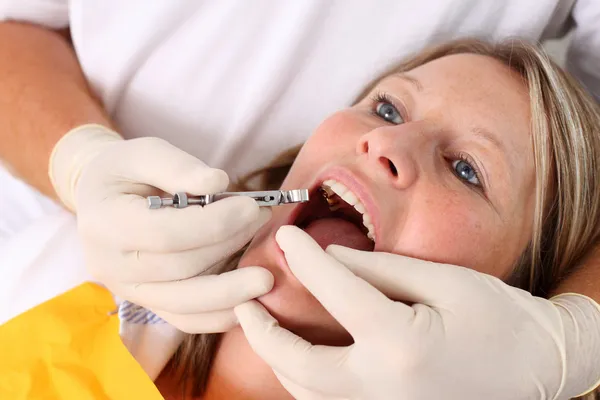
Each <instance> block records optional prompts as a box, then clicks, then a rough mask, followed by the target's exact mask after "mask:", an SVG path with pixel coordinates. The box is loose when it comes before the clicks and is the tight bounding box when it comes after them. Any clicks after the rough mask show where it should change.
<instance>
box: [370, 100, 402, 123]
mask: <svg viewBox="0 0 600 400" xmlns="http://www.w3.org/2000/svg"><path fill="white" fill-rule="evenodd" d="M375 112H376V113H377V115H378V116H380V117H381V118H383V119H384V120H385V121H387V122H390V123H392V124H396V125H398V124H401V123H403V122H404V120H403V119H402V116H401V115H400V113H399V112H398V110H397V109H396V107H394V106H393V105H392V104H390V103H387V102H380V103H377V106H376V107H375Z"/></svg>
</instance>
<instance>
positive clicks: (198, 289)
mask: <svg viewBox="0 0 600 400" xmlns="http://www.w3.org/2000/svg"><path fill="white" fill-rule="evenodd" d="M273 279H274V278H273V275H272V274H271V273H270V272H269V271H268V270H266V269H264V268H262V267H247V268H240V269H236V270H233V271H230V272H225V273H222V274H220V275H199V276H195V277H193V278H189V279H184V280H181V281H172V282H151V283H141V284H119V285H120V286H121V287H119V288H118V289H119V290H118V291H117V293H122V295H121V296H122V297H124V298H126V299H127V300H129V301H130V302H132V303H135V304H144V307H146V308H148V309H151V310H153V309H160V310H163V311H166V312H170V313H173V314H199V313H203V312H210V311H218V310H226V309H229V308H233V307H235V306H237V305H238V304H242V303H244V302H246V301H248V300H250V299H254V298H256V297H258V296H262V295H264V294H266V293H268V292H269V291H270V290H271V289H272V288H273ZM142 301H143V303H142Z"/></svg>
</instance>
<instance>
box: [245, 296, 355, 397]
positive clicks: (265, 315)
mask: <svg viewBox="0 0 600 400" xmlns="http://www.w3.org/2000/svg"><path fill="white" fill-rule="evenodd" d="M234 312H235V314H236V316H237V318H238V321H239V322H240V325H241V326H242V329H243V330H244V334H245V335H246V338H247V339H248V342H249V343H250V346H251V347H252V349H253V350H254V351H255V352H256V353H257V354H258V355H259V356H260V357H261V358H262V359H263V360H264V361H265V362H266V363H267V364H269V366H270V367H271V368H273V369H274V370H275V371H277V372H278V373H279V374H281V375H283V376H284V377H286V378H287V379H289V380H291V381H293V382H294V383H296V384H298V385H300V386H302V387H304V388H306V389H309V390H315V391H318V392H322V393H324V394H329V393H335V394H338V395H340V394H342V395H343V396H346V395H347V394H351V393H356V390H355V389H356V388H354V386H353V385H352V384H349V382H355V380H354V379H353V377H352V375H351V372H350V371H349V370H348V368H347V366H346V360H347V359H348V357H349V356H350V353H351V352H352V346H350V347H329V346H316V345H312V344H310V343H309V342H307V341H306V340H304V339H302V338H301V337H299V336H297V335H295V334H293V333H292V332H290V331H288V330H287V329H284V328H282V327H280V326H279V324H278V323H277V320H276V319H275V318H273V317H272V316H271V314H269V312H268V311H267V310H266V309H265V308H264V307H263V306H262V305H261V304H259V303H258V302H257V301H254V300H253V301H249V302H247V303H244V304H241V305H239V306H237V307H235V308H234Z"/></svg>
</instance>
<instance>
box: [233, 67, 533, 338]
mask: <svg viewBox="0 0 600 400" xmlns="http://www.w3.org/2000/svg"><path fill="white" fill-rule="evenodd" d="M409 74H410V75H411V76H412V77H414V78H416V79H418V80H419V81H420V82H421V83H422V85H423V90H422V91H417V90H416V89H415V88H414V87H413V86H412V85H411V84H409V83H407V82H406V81H405V80H402V79H399V78H386V79H384V80H383V81H382V82H381V83H380V84H379V85H378V87H377V88H375V89H374V92H386V93H388V94H389V95H390V96H391V97H392V98H395V99H398V101H399V102H401V103H402V104H403V105H404V107H405V108H406V110H407V111H408V113H409V114H410V118H409V119H407V120H406V121H405V122H404V123H400V124H398V125H394V124H390V123H388V122H386V121H385V120H383V119H382V118H381V117H379V116H376V115H373V114H372V111H373V110H374V109H375V108H376V103H375V102H374V101H373V99H372V95H368V96H366V98H365V99H363V100H362V101H361V102H359V103H358V104H356V105H355V106H353V107H351V108H348V109H345V110H341V111H339V112H337V113H335V114H333V115H332V116H330V117H329V118H327V119H326V120H325V121H324V122H323V123H322V124H321V125H320V126H319V127H318V128H317V130H316V131H315V132H314V134H313V135H312V136H311V137H310V139H309V140H308V141H307V143H306V144H305V146H304V147H303V149H302V151H301V153H300V155H299V156H298V158H297V160H296V163H295V164H294V166H293V168H292V170H291V171H290V173H289V175H288V177H287V178H286V180H285V182H284V184H283V187H284V188H289V189H292V188H303V187H308V186H310V185H311V184H312V183H313V182H314V181H315V179H316V178H317V176H318V175H319V173H321V172H322V171H324V170H325V169H327V168H329V167H331V166H343V167H345V168H347V169H348V170H350V171H352V172H353V173H355V174H356V175H357V176H358V177H359V178H360V179H361V181H362V182H363V183H365V185H366V186H367V189H368V191H369V192H370V193H371V195H372V196H373V198H374V199H375V202H376V203H377V207H378V208H379V215H380V218H379V220H380V236H379V237H378V240H377V247H376V250H377V251H386V252H392V253H397V254H402V255H407V256H411V257H417V258H422V259H426V260H431V261H436V262H443V263H448V264H455V265H462V266H465V267H469V268H473V269H476V270H478V271H482V272H486V273H489V274H492V275H495V276H498V277H501V278H502V277H506V276H508V274H509V273H510V271H511V269H512V265H513V264H514V262H515V261H516V260H517V259H518V257H519V255H520V254H521V253H522V251H524V249H525V248H526V246H527V243H528V241H529V238H530V237H531V229H532V213H533V204H534V203H533V200H534V167H533V159H532V157H531V154H532V152H533V149H532V146H531V135H530V132H529V118H530V116H529V99H528V94H527V91H526V88H525V87H524V86H523V85H522V83H521V82H520V81H519V80H518V78H516V76H515V75H514V74H513V73H512V72H511V71H510V70H509V69H508V68H507V67H505V66H503V65H502V64H500V63H499V62H497V61H495V60H493V59H491V58H488V57H484V56H478V55H453V56H447V57H444V58H441V59H439V60H435V61H432V62H430V63H428V64H425V65H423V66H421V67H418V68H416V69H414V70H412V71H410V72H409ZM473 126H482V127H485V128H486V129H487V130H489V131H491V132H492V133H493V134H494V135H495V137H496V139H497V141H499V142H500V143H501V144H502V145H503V146H504V147H505V148H506V150H507V151H506V152H505V155H502V154H504V153H502V152H501V151H500V150H499V149H498V148H496V147H494V146H493V145H491V144H490V143H489V142H487V141H484V140H481V139H480V138H478V137H476V135H474V134H473V133H472V132H471V128H472V127H473ZM456 152H461V153H468V154H469V155H470V156H471V157H473V158H474V159H475V160H477V161H478V163H479V164H480V165H483V168H484V169H485V176H486V178H487V181H486V184H487V186H486V187H487V189H486V192H485V194H483V193H482V192H481V191H480V190H479V189H478V188H476V187H475V186H469V184H466V183H465V181H463V180H460V179H459V178H458V177H457V176H456V175H455V174H454V173H453V171H452V166H451V162H452V161H453V160H456V159H457V158H456V157H455V154H456ZM382 159H384V160H391V161H392V162H393V164H394V166H395V168H396V169H397V176H393V175H391V174H390V173H389V169H388V168H389V167H387V165H388V164H387V163H386V162H381V160H382ZM505 159H506V161H504V160H505ZM290 209H291V208H290V207H275V208H274V209H273V218H272V220H271V221H270V222H269V223H268V224H267V225H265V226H264V227H263V228H262V229H261V231H260V232H259V234H258V235H257V236H256V238H255V239H254V240H253V242H252V245H251V248H250V249H249V250H248V251H247V253H246V254H245V255H244V257H243V258H242V260H241V263H240V267H245V266H249V265H260V266H263V267H265V268H268V269H269V270H271V271H272V272H273V274H274V275H275V288H274V290H273V291H272V292H271V293H269V294H267V295H265V296H263V297H261V298H260V299H259V300H260V301H261V302H262V304H264V305H265V307H267V309H268V310H269V311H270V312H271V313H272V314H273V315H274V316H275V317H276V318H278V319H279V320H280V323H281V324H282V325H283V326H286V327H288V328H289V329H291V330H293V331H295V332H297V333H299V334H301V335H302V336H304V337H306V338H307V339H309V340H312V341H314V342H319V343H335V342H339V343H346V342H347V341H348V340H349V337H348V335H347V334H346V333H345V332H344V330H343V329H342V328H341V326H339V324H337V322H336V321H335V320H334V319H333V318H332V317H331V316H330V315H329V314H328V313H327V312H326V311H325V310H324V309H323V308H322V307H321V306H320V304H319V303H318V302H317V301H316V299H314V298H313V297H312V295H310V293H308V292H307V291H306V290H305V289H304V288H303V287H302V285H300V284H299V282H298V281H297V280H296V279H295V278H294V276H293V275H292V274H291V272H290V271H289V270H288V269H287V267H286V266H285V265H281V264H282V263H281V259H280V256H279V255H278V254H279V253H278V252H279V249H278V247H277V245H276V243H275V241H274V235H275V233H276V231H277V229H278V228H279V226H281V225H282V224H283V223H284V220H285V219H286V218H287V217H288V215H289V212H290ZM315 268H318V266H315Z"/></svg>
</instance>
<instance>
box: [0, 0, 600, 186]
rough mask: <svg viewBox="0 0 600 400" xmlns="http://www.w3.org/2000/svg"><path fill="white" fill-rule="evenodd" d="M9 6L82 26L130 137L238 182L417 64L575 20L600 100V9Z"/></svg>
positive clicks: (313, 0)
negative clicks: (385, 74)
mask: <svg viewBox="0 0 600 400" xmlns="http://www.w3.org/2000/svg"><path fill="white" fill-rule="evenodd" d="M0 4H1V5H0V19H17V20H27V21H32V22H37V23H40V24H43V25H46V26H49V27H52V28H64V27H67V26H70V28H71V35H72V38H73V42H74V46H75V49H76V51H77V56H78V57H79V60H80V62H81V65H82V67H83V70H84V73H85V75H86V77H87V78H88V80H89V82H90V83H91V85H92V87H93V89H94V90H95V91H96V92H97V93H98V94H99V95H100V97H101V99H102V100H103V102H104V105H105V107H106V108H107V110H108V111H109V113H110V115H111V116H112V118H113V119H114V121H115V122H116V124H117V126H118V128H119V130H120V132H121V133H122V134H123V135H124V136H125V137H126V138H134V137H141V136H156V137H161V138H164V139H167V140H168V141H170V142H171V143H172V144H174V145H176V146H178V147H180V148H182V149H184V150H186V151H187V152H189V153H191V154H193V155H195V156H197V157H199V158H200V159H201V160H203V161H204V162H205V163H207V164H208V165H210V166H212V167H216V168H223V169H225V170H226V171H227V172H228V173H229V174H230V175H231V176H232V178H235V177H238V176H240V175H241V174H243V173H246V172H249V171H251V170H254V169H257V168H259V167H262V166H264V165H265V164H266V163H268V162H269V160H270V159H271V158H272V157H274V156H275V155H277V154H278V153H279V152H281V151H284V150H286V149H288V148H289V147H291V146H293V145H295V144H298V143H301V142H303V141H304V140H305V139H306V138H307V137H308V136H309V135H310V134H311V132H312V131H313V130H314V129H315V127H316V126H317V125H318V124H319V123H320V122H321V121H322V120H323V119H324V118H325V117H326V116H327V115H329V114H330V113H331V112H332V111H334V110H338V109H340V108H342V107H345V106H347V105H349V104H350V103H351V102H352V101H353V100H354V99H355V98H356V96H357V95H358V94H359V93H360V92H361V89H362V88H363V87H364V86H365V85H366V84H367V83H368V82H370V81H371V80H372V79H374V78H376V77H378V76H379V75H380V74H381V73H382V71H384V70H387V69H388V68H389V67H390V66H392V65H394V64H397V63H398V62H399V61H400V60H402V59H403V58H405V57H406V56H407V55H409V54H411V53H412V52H415V51H418V50H419V49H421V48H422V47H423V46H426V45H428V44H433V43H437V42H441V41H447V40H449V39H452V38H457V37H464V36H470V35H477V36H482V37H486V38H491V39H499V38H503V37H507V36H515V35H517V36H522V37H525V38H529V39H532V40H542V39H546V38H553V37H556V36H559V35H562V34H563V33H564V32H565V31H566V29H568V28H569V27H571V25H573V24H572V23H573V21H574V22H575V23H576V24H575V26H576V30H575V34H574V37H573V39H574V41H573V46H572V48H571V51H570V53H569V58H568V65H569V67H570V68H571V69H572V71H573V72H574V73H575V74H577V76H578V77H579V78H581V79H582V80H583V81H585V83H586V84H587V85H588V86H589V88H590V89H592V90H595V91H596V94H597V95H598V96H600V70H599V69H600V68H599V66H600V1H599V0H581V1H574V0H503V1H488V0H454V1H450V0H429V1H413V0H378V1H375V2H370V1H364V0H337V1H335V0H328V1H323V0H302V1H278V0H253V1H243V0H218V1H211V0H205V1H202V0H195V1H172V0H152V1H146V0H139V1H136V0H127V1H121V0H102V1H90V0H71V1H68V0H0ZM57 95H59V94H57Z"/></svg>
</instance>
